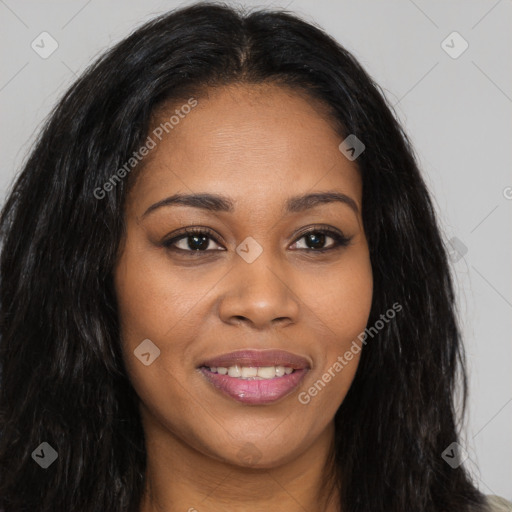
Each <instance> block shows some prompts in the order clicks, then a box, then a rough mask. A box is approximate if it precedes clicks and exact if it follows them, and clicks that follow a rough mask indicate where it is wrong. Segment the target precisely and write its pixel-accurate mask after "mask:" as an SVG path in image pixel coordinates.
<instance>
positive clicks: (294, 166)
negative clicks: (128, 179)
mask: <svg viewBox="0 0 512 512" xmlns="http://www.w3.org/2000/svg"><path fill="white" fill-rule="evenodd" d="M196 99H197V106H195V107H194V108H193V109H191V110H190V111H189V109H186V110H187V111H189V112H188V113H187V114H184V113H183V112H181V115H180V116H179V120H178V122H177V123H176V124H174V125H173V128H172V130H170V131H169V133H165V131H164V133H163V136H162V138H161V140H158V139H156V147H155V148H154V149H153V150H152V151H151V154H150V155H149V156H148V157H147V161H146V162H145V165H144V169H143V171H142V172H141V175H140V177H139V179H137V182H136V185H135V187H134V190H133V193H134V194H135V195H136V196H137V197H148V200H155V201H157V200H158V199H159V198H161V196H163V195H165V194H167V195H171V194H173V193H175V192H176V191H181V192H185V193H192V192H206V191H208V192H212V193H218V194H222V195H228V196H230V197H232V198H233V200H234V203H235V208H237V207H238V206H240V207H241V206H242V205H243V204H246V203H252V205H253V206H254V204H259V205H260V206H263V205H268V206H270V203H274V202H276V201H283V200H284V198H285V197H288V196H291V195H294V194H299V193H304V192H305V191H314V190H316V189H318V190H320V189H321V190H329V189H335V190H337V191H338V192H342V193H346V194H347V195H350V196H351V197H353V198H354V200H355V202H356V203H357V205H358V206H359V208H360V207H361V193H362V183H361V179H360V175H359V172H358V169H357V166H356V164H355V163H354V162H351V161H349V160H347V159H346V158H345V157H344V156H343V154H342V153H341V152H340V151H339V149H338V146H339V144H340V142H341V141H342V136H341V135H340V134H339V133H337V132H336V131H335V129H334V126H333V123H332V122H331V121H330V120H329V119H328V117H327V116H326V115H325V109H324V108H322V105H321V104H319V102H318V101H317V100H314V99H312V98H309V97H307V96H306V95H305V94H303V93H302V94H300V93H297V92H295V91H293V90H291V89H289V88H286V87H281V86H277V85H269V84H265V85H247V84H244V85H240V84H237V85H230V86H224V87H221V88H215V89H209V90H208V91H207V94H205V95H202V96H201V97H198V98H196ZM177 110H178V111H179V110H180V104H179V103H174V104H173V105H172V106H170V105H168V106H167V108H162V109H160V110H159V112H158V114H157V115H156V116H155V117H154V120H153V126H152V129H154V128H155V127H158V126H159V125H161V123H165V122H166V121H168V120H169V118H170V116H172V115H173V114H175V113H176V111H177ZM177 119H178V118H177V117H175V120H177ZM151 133H152V131H151V130H150V134H151ZM149 198H150V199H149Z"/></svg>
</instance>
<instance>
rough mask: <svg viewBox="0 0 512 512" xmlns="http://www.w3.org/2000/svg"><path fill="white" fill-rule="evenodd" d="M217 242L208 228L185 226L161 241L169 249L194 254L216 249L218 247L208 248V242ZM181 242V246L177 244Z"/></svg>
mask: <svg viewBox="0 0 512 512" xmlns="http://www.w3.org/2000/svg"><path fill="white" fill-rule="evenodd" d="M211 241H213V242H214V243H216V244H218V242H217V241H216V239H215V235H214V232H213V231H212V230H210V229H208V228H187V229H185V230H184V231H182V233H181V234H179V235H177V236H174V237H172V238H170V239H169V240H166V241H165V242H163V244H162V245H163V246H164V247H165V248H167V249H169V250H170V251H181V252H190V253H192V254H193V255H194V256H195V255H197V253H199V252H211V251H212V250H214V251H218V250H219V249H208V247H209V246H210V242H211ZM178 243H181V247H178V246H177V244H178Z"/></svg>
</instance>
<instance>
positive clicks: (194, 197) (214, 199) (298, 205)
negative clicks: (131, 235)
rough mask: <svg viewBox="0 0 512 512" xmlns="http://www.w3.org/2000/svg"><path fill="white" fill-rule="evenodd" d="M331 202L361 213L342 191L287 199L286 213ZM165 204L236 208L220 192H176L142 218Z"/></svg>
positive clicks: (211, 208)
mask: <svg viewBox="0 0 512 512" xmlns="http://www.w3.org/2000/svg"><path fill="white" fill-rule="evenodd" d="M329 203H341V204H345V205H347V206H349V207H350V208H351V209H352V210H353V211H354V213H355V214H356V215H358V214H359V208H358V206H357V203H356V202H355V201H354V200H353V199H352V198H351V197H349V196H347V195H346V194H342V193H340V192H315V193H311V194H304V195H300V196H294V197H290V198H288V199H287V201H286V203H285V208H284V211H285V212H286V213H299V212H303V211H306V210H309V209H310V208H314V207H315V206H319V205H322V204H329ZM164 206H189V207H192V208H200V209H202V210H207V211H211V212H228V213H233V212H234V210H235V207H234V203H233V201H232V200H231V199H230V198H229V197H226V196H221V195H218V194H209V193H202V194H174V195H172V196H170V197H166V198H165V199H162V200H161V201H158V202H157V203H155V204H152V205H151V206H150V207H149V208H148V209H147V210H146V211H145V212H144V213H143V214H142V217H141V218H144V217H146V216H147V215H149V214H150V213H152V212H154V211H155V210H157V209H159V208H162V207H164Z"/></svg>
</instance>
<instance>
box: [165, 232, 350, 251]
mask: <svg viewBox="0 0 512 512" xmlns="http://www.w3.org/2000/svg"><path fill="white" fill-rule="evenodd" d="M311 233H318V234H323V235H327V236H329V237H330V238H332V239H333V240H334V244H333V245H332V246H331V247H327V248H325V249H310V248H306V249H296V250H299V251H306V252H309V253H319V254H325V253H326V252H329V251H333V250H337V249H341V248H343V247H346V246H348V245H349V244H350V242H351V240H352V238H353V237H346V236H345V235H343V234H341V233H338V232H337V231H334V230H332V229H330V228H325V227H313V228H310V229H308V230H307V231H304V232H302V233H301V234H300V235H299V236H298V238H296V239H295V241H294V242H293V243H294V244H295V243H296V242H298V241H299V240H301V239H302V238H304V237H305V236H307V235H309V234H311ZM194 235H207V236H208V238H210V239H211V240H213V241H214V242H215V243H216V244H217V245H220V243H219V242H218V241H217V239H216V236H215V233H214V232H213V231H212V230H211V229H209V228H206V227H205V228H203V227H201V228H187V229H185V230H184V231H183V232H182V233H181V234H179V235H177V236H174V237H172V238H170V239H169V240H165V241H164V242H163V243H162V245H163V246H164V247H165V248H166V249H168V250H170V251H175V252H181V253H190V255H191V256H192V257H197V256H202V255H203V254H205V253H209V252H212V249H206V250H204V251H200V250H191V249H189V250H187V249H180V248H178V247H173V245H174V244H175V243H177V242H179V241H180V240H183V239H186V238H187V237H189V236H194ZM214 251H218V250H217V249H215V250H214Z"/></svg>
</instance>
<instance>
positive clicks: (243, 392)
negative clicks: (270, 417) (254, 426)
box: [200, 367, 309, 405]
mask: <svg viewBox="0 0 512 512" xmlns="http://www.w3.org/2000/svg"><path fill="white" fill-rule="evenodd" d="M200 371H201V373H202V374H203V375H204V376H205V377H206V379H207V381H208V382H209V383H210V384H212V385H213V386H214V387H215V388H216V389H218V390H219V391H221V392H222V393H224V394H225V395H227V396H229V397H231V398H233V399H235V400H237V401H238V402H242V403H244V404H251V405H260V404H268V403H271V402H276V401H277V400H280V399H281V398H283V397H285V396H286V395H288V394H290V393H291V392H292V391H293V390H294V389H295V388H297V386H298V385H299V384H300V383H301V382H302V380H303V378H304V377H305V375H306V374H307V373H308V371H309V369H308V368H302V369H299V370H295V371H293V372H292V373H290V374H289V375H283V376H282V377H274V378H273V379H264V380H245V379H239V378H236V377H230V376H229V375H220V374H218V373H213V372H211V371H210V370H209V369H208V368H205V367H202V368H200Z"/></svg>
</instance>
